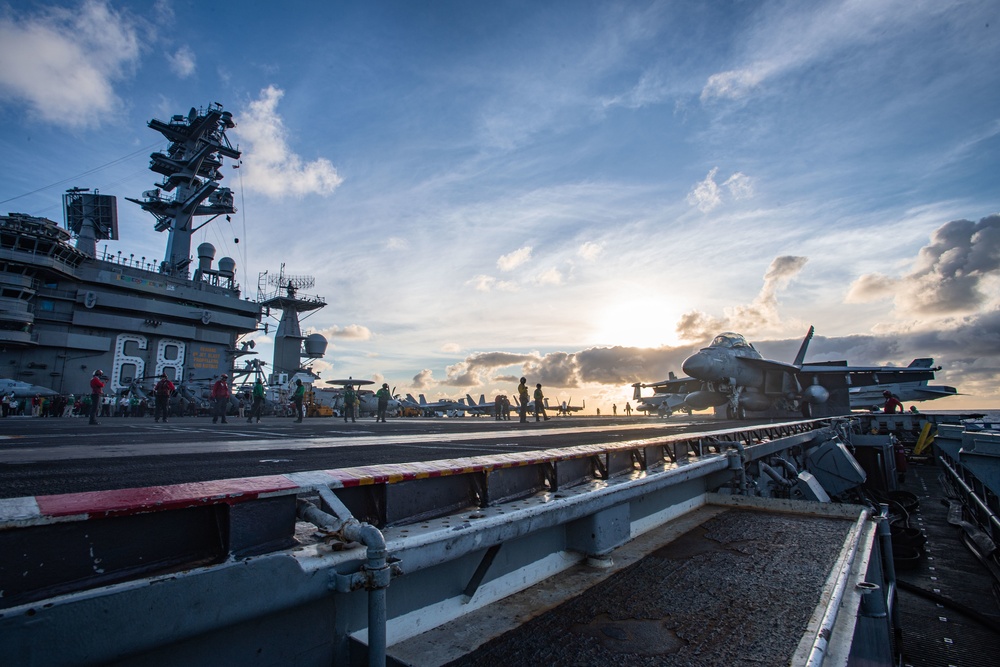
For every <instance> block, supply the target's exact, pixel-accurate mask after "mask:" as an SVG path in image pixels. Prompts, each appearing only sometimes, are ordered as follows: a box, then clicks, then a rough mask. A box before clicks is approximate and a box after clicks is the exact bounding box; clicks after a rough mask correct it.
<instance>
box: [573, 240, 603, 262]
mask: <svg viewBox="0 0 1000 667" xmlns="http://www.w3.org/2000/svg"><path fill="white" fill-rule="evenodd" d="M603 252H604V246H602V245H601V244H600V243H594V242H592V241H587V242H586V243H584V244H583V245H582V246H580V247H579V248H578V249H577V251H576V254H577V255H579V256H580V257H581V258H583V259H584V260H586V261H588V262H593V261H594V260H596V259H597V258H598V257H600V256H601V253H603Z"/></svg>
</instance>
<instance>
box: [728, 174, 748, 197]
mask: <svg viewBox="0 0 1000 667" xmlns="http://www.w3.org/2000/svg"><path fill="white" fill-rule="evenodd" d="M722 185H724V186H725V187H726V188H728V189H729V194H730V195H731V196H732V198H733V199H737V200H739V199H749V198H750V197H753V179H751V178H750V177H749V176H747V175H746V174H743V173H740V172H736V173H735V174H733V175H732V176H730V177H729V178H727V179H726V182H725V183H723V184H722Z"/></svg>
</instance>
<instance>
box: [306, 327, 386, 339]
mask: <svg viewBox="0 0 1000 667" xmlns="http://www.w3.org/2000/svg"><path fill="white" fill-rule="evenodd" d="M317 333H319V334H321V335H323V336H325V337H326V339H327V340H333V339H336V338H339V339H341V340H371V338H372V332H371V330H369V329H368V327H365V326H362V325H360V324H348V325H347V326H345V327H338V326H336V325H334V326H332V327H328V328H326V329H321V330H319V331H317Z"/></svg>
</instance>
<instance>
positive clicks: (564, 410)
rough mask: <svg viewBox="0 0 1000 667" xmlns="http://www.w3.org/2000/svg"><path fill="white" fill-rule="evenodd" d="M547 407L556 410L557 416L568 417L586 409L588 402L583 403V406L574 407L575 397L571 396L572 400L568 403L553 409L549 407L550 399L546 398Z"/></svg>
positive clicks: (564, 402) (565, 402)
mask: <svg viewBox="0 0 1000 667" xmlns="http://www.w3.org/2000/svg"><path fill="white" fill-rule="evenodd" d="M545 407H546V409H548V410H555V411H556V414H557V415H565V416H567V417H568V416H569V415H570V414H572V413H574V412H579V411H580V410H583V409H584V408H586V407H587V401H584V402H583V406H579V405H573V397H572V396H570V399H569V400H568V401H563V402H562V403H558V404H556V406H555V407H552V406H551V405H549V399H547V398H546V399H545Z"/></svg>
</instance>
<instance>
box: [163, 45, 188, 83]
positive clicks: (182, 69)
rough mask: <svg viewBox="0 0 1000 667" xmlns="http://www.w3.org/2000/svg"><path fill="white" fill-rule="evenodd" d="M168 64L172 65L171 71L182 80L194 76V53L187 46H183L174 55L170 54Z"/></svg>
mask: <svg viewBox="0 0 1000 667" xmlns="http://www.w3.org/2000/svg"><path fill="white" fill-rule="evenodd" d="M167 63H168V64H169V65H170V70H171V71H172V72H173V73H174V74H176V75H177V76H179V77H180V78H182V79H186V78H188V77H189V76H191V75H192V74H194V70H195V57H194V52H193V51H192V50H191V49H189V48H188V47H186V46H182V47H181V48H179V49H177V51H175V52H174V53H168V54H167Z"/></svg>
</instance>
